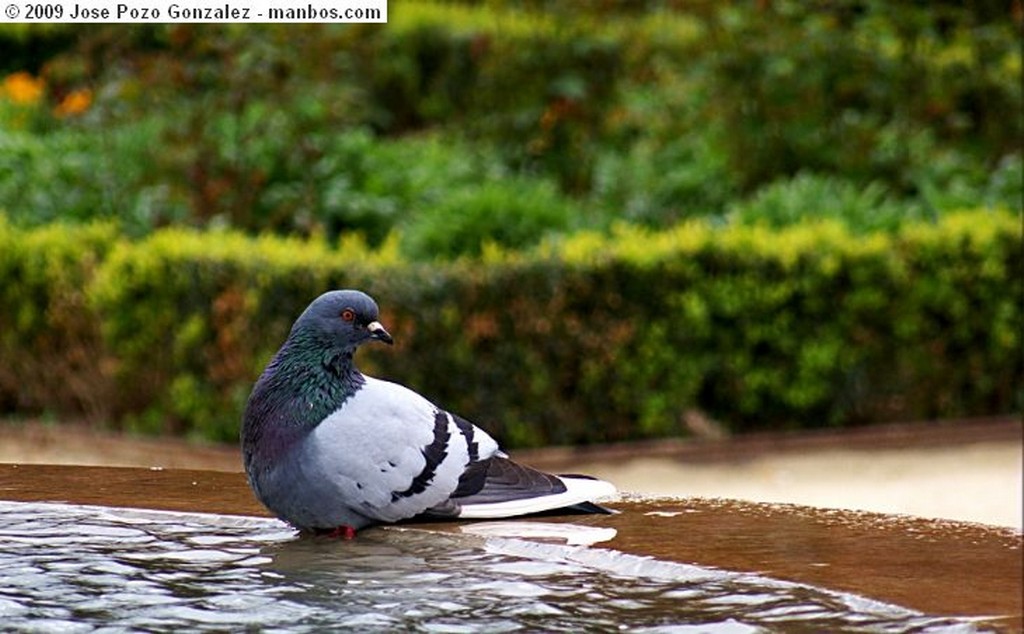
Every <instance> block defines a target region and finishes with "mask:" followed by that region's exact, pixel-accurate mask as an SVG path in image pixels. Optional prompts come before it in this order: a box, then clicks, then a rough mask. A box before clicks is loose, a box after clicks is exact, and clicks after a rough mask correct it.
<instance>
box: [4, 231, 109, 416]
mask: <svg viewBox="0 0 1024 634" xmlns="http://www.w3.org/2000/svg"><path fill="white" fill-rule="evenodd" d="M116 235H117V234H116V231H115V228H114V227H113V226H112V225H100V224H91V225H88V226H85V227H75V228H69V227H66V226H57V225H54V226H50V227H46V228H43V229H38V230H35V231H31V232H24V231H20V230H17V229H15V228H14V227H12V226H11V224H10V223H9V222H8V221H7V219H6V218H5V217H4V216H3V215H2V214H0V280H2V283H0V360H2V361H0V411H4V412H18V411H30V412H43V411H45V412H47V413H51V414H60V415H64V416H70V417H81V416H85V417H87V418H89V419H92V420H102V419H103V418H105V417H106V416H107V415H108V414H109V413H110V409H109V405H110V402H111V399H112V397H113V394H112V393H111V391H110V389H109V384H108V383H107V382H105V381H104V380H103V378H102V377H103V371H104V370H105V369H106V366H105V364H106V362H107V360H108V359H107V358H106V356H105V349H104V346H103V342H102V339H101V337H100V333H99V327H98V326H99V324H98V321H97V320H96V318H95V316H94V315H93V313H92V311H91V310H90V308H89V305H88V302H87V299H86V287H87V286H88V284H89V282H90V281H91V280H92V278H93V276H94V275H95V272H96V269H97V268H98V267H99V266H100V264H101V262H102V261H103V260H104V258H105V255H106V254H107V252H108V251H109V250H110V249H111V247H112V246H113V244H114V243H115V242H116V240H117V238H116Z"/></svg>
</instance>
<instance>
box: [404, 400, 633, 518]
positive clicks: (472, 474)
mask: <svg viewBox="0 0 1024 634" xmlns="http://www.w3.org/2000/svg"><path fill="white" fill-rule="evenodd" d="M450 416H451V417H452V418H453V419H454V420H455V423H456V425H457V426H458V427H459V429H460V430H461V431H462V433H463V435H464V436H465V437H466V438H467V439H472V438H475V437H477V436H479V435H483V436H486V433H485V432H483V431H482V430H481V429H479V428H478V427H475V426H474V425H472V424H471V423H469V422H468V421H466V420H464V419H462V418H459V417H458V416H455V415H450ZM486 437H487V438H490V437H489V436H486ZM470 453H471V455H470V461H469V463H468V464H467V465H466V467H465V469H464V470H463V472H462V475H461V476H460V477H459V482H458V486H457V487H456V488H455V491H453V492H452V494H451V497H449V498H448V499H447V500H445V502H444V503H443V504H439V505H437V506H434V507H432V508H430V509H428V510H427V511H426V512H425V513H424V516H425V517H437V518H441V517H449V518H454V517H461V518H466V519H483V518H500V517H513V516H518V515H531V514H535V513H544V512H547V511H554V510H563V511H566V512H574V513H609V512H610V511H608V510H607V509H605V508H604V507H601V506H598V505H596V504H594V503H593V500H594V499H597V498H603V497H609V496H612V495H614V494H615V493H616V490H615V487H614V485H612V484H611V483H609V482H605V481H603V480H598V479H596V478H591V477H589V476H578V475H559V476H556V475H552V474H550V473H544V472H543V471H538V470H537V469H533V468H531V467H527V466H524V465H521V464H519V463H517V462H514V461H512V460H510V459H509V458H508V456H506V455H505V454H504V453H501V452H500V451H499V452H493V453H489V454H484V455H481V454H479V452H476V451H471V452H470Z"/></svg>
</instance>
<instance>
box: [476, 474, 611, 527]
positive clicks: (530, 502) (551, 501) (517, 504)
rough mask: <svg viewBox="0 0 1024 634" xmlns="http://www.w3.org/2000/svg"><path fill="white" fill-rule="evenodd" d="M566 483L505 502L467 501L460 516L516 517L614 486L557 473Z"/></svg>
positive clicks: (603, 492) (590, 498) (587, 497)
mask: <svg viewBox="0 0 1024 634" xmlns="http://www.w3.org/2000/svg"><path fill="white" fill-rule="evenodd" d="M559 480H561V481H562V482H563V483H564V484H565V491H563V492H562V493H554V494H551V495H541V496H538V497H533V498H524V499H521V500H508V501H507V502H489V503H486V504H467V505H465V506H463V507H462V510H461V511H460V512H459V517H462V518H465V519H493V518H499V517H515V516H517V515H529V514H530V513H540V512H542V511H550V510H553V509H559V508H562V507H564V506H572V505H573V504H579V503H581V502H592V501H594V500H596V499H598V498H605V497H609V496H612V495H615V493H616V492H617V491H616V489H615V485H614V484H612V483H611V482H605V481H604V480H590V479H587V478H573V477H569V476H560V477H559Z"/></svg>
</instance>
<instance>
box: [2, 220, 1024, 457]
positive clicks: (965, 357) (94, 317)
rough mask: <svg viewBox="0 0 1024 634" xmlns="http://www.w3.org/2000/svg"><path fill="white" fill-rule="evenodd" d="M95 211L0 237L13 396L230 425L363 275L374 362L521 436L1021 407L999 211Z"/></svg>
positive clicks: (381, 370) (1007, 256) (1016, 251)
mask: <svg viewBox="0 0 1024 634" xmlns="http://www.w3.org/2000/svg"><path fill="white" fill-rule="evenodd" d="M93 231H94V233H92V234H89V235H87V236H85V237H84V239H83V237H82V236H80V235H79V234H80V232H78V231H75V230H70V229H68V228H60V227H53V228H47V229H40V230H33V231H29V232H24V231H21V230H16V229H12V228H11V227H10V225H4V226H3V231H2V232H0V238H2V239H3V240H5V242H4V246H10V245H22V246H18V247H16V248H13V247H12V248H10V249H4V250H3V253H4V259H3V260H2V262H3V266H4V268H3V273H4V276H5V279H8V280H13V281H12V283H11V284H6V285H5V286H4V288H5V291H4V292H5V296H4V307H5V310H4V312H3V313H0V318H2V319H3V320H4V324H3V325H4V331H3V332H4V337H5V338H4V340H3V345H4V347H3V350H4V355H5V362H4V364H2V365H3V367H4V369H5V372H11V371H13V372H15V373H16V374H10V373H7V374H3V375H0V377H2V381H0V386H2V388H3V389H2V391H0V394H3V395H4V400H2V401H0V402H2V403H4V406H5V407H6V408H11V409H14V410H18V411H32V410H36V411H39V410H43V409H46V408H51V407H55V406H56V407H60V408H62V409H61V411H62V413H68V412H71V413H74V412H83V413H90V412H91V413H97V414H99V415H104V416H106V415H109V416H110V417H111V419H112V420H114V421H117V422H118V423H119V424H121V425H123V426H126V427H129V428H133V429H137V430H142V431H150V432H155V431H164V432H175V433H188V434H194V435H199V436H202V437H204V438H210V439H216V440H233V439H234V438H235V437H236V434H237V426H238V417H239V415H240V411H241V408H242V406H243V404H244V400H245V398H246V396H247V394H248V390H249V389H250V388H251V385H252V381H253V380H254V379H255V377H256V376H257V375H258V373H259V371H260V370H261V369H262V367H263V366H264V365H265V363H266V362H267V361H268V360H269V358H270V355H271V354H272V353H273V351H274V350H275V349H276V348H277V347H278V346H279V345H280V343H281V341H283V339H284V337H285V335H286V333H287V331H288V328H289V327H290V325H291V322H292V321H293V320H294V319H295V317H296V315H297V314H298V313H299V312H300V311H301V310H302V309H303V308H304V307H305V306H306V305H307V304H308V302H309V301H311V300H312V298H314V297H316V296H317V295H319V294H320V293H321V292H323V291H324V290H326V289H330V288H345V287H355V288H362V289H365V290H367V291H368V292H370V293H371V294H373V295H374V296H376V297H377V298H378V300H379V301H380V303H381V306H382V319H383V321H384V322H385V323H386V324H387V325H388V326H389V328H390V329H391V330H392V332H393V334H394V335H395V338H396V340H397V342H398V343H397V345H396V346H395V347H394V348H393V349H392V348H387V349H384V348H383V347H381V348H377V349H373V348H371V349H368V350H366V351H364V352H361V353H360V363H361V365H362V367H363V369H364V370H365V371H367V372H368V373H370V374H376V375H379V376H385V377H388V378H390V379H393V380H397V381H400V382H402V383H405V384H408V385H410V386H412V387H413V388H414V389H417V390H419V391H421V392H422V393H424V394H426V395H427V396H428V397H429V398H432V399H434V400H436V401H437V402H439V403H442V404H443V405H445V406H447V407H450V408H451V409H453V410H455V411H459V412H460V413H462V414H464V415H465V416H467V417H469V418H470V419H472V420H475V421H477V422H479V423H481V424H484V425H486V426H487V427H488V428H489V429H490V430H493V431H494V432H495V433H496V434H498V435H499V436H501V437H502V439H503V440H504V441H505V442H506V443H508V444H509V445H513V446H521V445H541V444H548V443H565V444H569V443H592V442H607V441H617V440H627V439H637V438H650V437H661V436H672V435H679V434H684V433H686V432H685V430H684V426H683V424H682V422H681V421H682V420H683V418H684V417H685V416H686V415H687V413H688V412H691V411H701V412H704V413H706V414H707V415H710V416H712V417H714V418H716V419H718V420H720V421H722V422H723V423H724V424H726V425H727V426H728V427H729V428H730V429H732V430H735V431H742V430H752V429H766V428H773V429H777V428H780V427H782V428H795V427H801V428H811V427H820V426H827V425H849V424H858V423H865V422H869V421H871V422H877V421H893V420H908V419H921V418H937V417H956V416H966V415H984V414H1001V413H1006V412H1008V411H1011V410H1013V409H1014V408H1016V407H1020V397H1021V394H1020V393H1019V388H1020V384H1019V380H1018V378H1019V377H1020V376H1021V373H1022V370H1024V368H1022V367H1021V356H1020V350H1021V340H1020V333H1019V329H1018V327H1017V326H1018V324H1019V323H1020V318H1021V314H1020V306H1019V303H1018V302H1016V298H1015V297H1014V296H1013V295H1012V294H1008V293H1007V288H1012V286H1013V284H1014V283H1015V272H1014V271H1015V270H1016V269H1015V266H1016V264H1017V263H1019V261H1020V258H1021V257H1022V256H1024V252H1022V246H1021V241H1020V236H1019V226H1018V224H1017V221H1016V220H1015V219H1014V218H1013V217H1012V216H1011V215H1009V214H1005V213H992V212H987V211H976V212H971V213H960V214H951V215H948V216H947V217H945V218H944V219H942V220H940V221H939V222H938V223H937V224H931V223H918V224H912V225H907V226H904V227H903V228H901V229H900V230H898V231H896V232H893V233H891V234H886V233H873V234H870V235H855V234H851V233H850V232H849V231H847V230H846V229H844V228H843V226H842V225H840V224H837V223H815V224H805V225H802V226H795V227H791V228H788V229H783V230H771V229H768V228H766V227H763V226H754V227H748V226H742V225H730V226H726V227H717V228H716V227H713V226H711V225H710V224H708V223H701V222H691V223H687V224H684V225H680V226H679V227H677V228H675V229H673V230H670V231H665V232H648V231H643V230H638V229H635V228H628V227H625V226H621V227H620V228H618V229H616V230H615V231H614V232H613V234H612V235H611V236H610V237H604V236H602V235H600V234H599V233H593V232H590V233H580V234H578V235H576V236H575V237H573V238H570V239H563V240H559V241H555V242H549V243H548V245H547V246H546V247H544V248H542V249H540V250H538V251H535V252H533V253H532V254H529V255H526V254H522V253H518V254H517V253H505V254H494V253H492V254H490V255H488V256H487V258H486V259H483V260H470V259H463V260H459V261H457V262H454V263H449V264H431V265H425V264H416V263H410V262H405V261H402V260H400V259H396V257H395V255H394V251H393V250H392V249H393V248H394V247H393V246H391V247H388V249H384V250H370V249H369V248H368V247H366V246H365V245H363V244H361V243H359V242H355V241H347V242H346V243H343V244H341V245H340V246H339V247H338V248H336V249H335V248H328V247H327V246H326V245H325V244H324V243H322V242H319V241H299V240H282V239H279V238H271V237H262V238H258V239H253V238H248V237H245V236H243V235H242V234H239V233H233V232H220V233H199V232H195V231H185V230H181V229H165V230H161V231H158V232H156V233H154V234H153V235H152V236H151V237H148V238H146V239H144V240H141V241H138V242H127V241H119V240H115V239H113V238H112V237H111V232H110V229H109V227H102V226H99V227H96V228H95V229H93ZM60 245H63V246H60ZM83 256H84V257H83ZM83 289H84V290H83ZM58 291H59V292H58ZM86 298H88V301H85V300H86ZM25 340H31V341H32V342H33V343H32V346H31V347H26V346H24V345H23V342H24V341H25ZM69 349H70V350H71V351H72V353H71V354H67V351H68V350H69ZM27 350H31V355H29V354H27V353H26V351H27ZM76 351H77V352H76ZM8 368H9V369H10V370H8ZM58 381H59V382H60V383H61V387H59V388H58V387H55V385H54V384H55V383H56V382H58ZM69 385H70V386H75V385H82V386H84V387H86V388H88V389H84V390H83V391H81V392H77V391H76V390H74V389H71V390H69V389H66V386H69ZM52 392H58V393H63V394H66V395H67V397H66V398H67V400H66V401H56V402H54V401H52V400H47V399H48V398H49V397H50V394H51V393H52ZM44 396H45V397H46V398H44ZM19 399H21V400H19ZM94 401H95V402H94ZM53 403H58V405H54V404H53Z"/></svg>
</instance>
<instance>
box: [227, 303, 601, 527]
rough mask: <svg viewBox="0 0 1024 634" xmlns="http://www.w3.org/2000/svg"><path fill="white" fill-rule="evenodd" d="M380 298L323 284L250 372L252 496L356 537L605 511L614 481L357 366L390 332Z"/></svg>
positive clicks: (295, 520) (244, 435)
mask: <svg viewBox="0 0 1024 634" xmlns="http://www.w3.org/2000/svg"><path fill="white" fill-rule="evenodd" d="M378 319H379V311H378V308H377V304H376V302H375V301H374V300H373V299H372V298H371V297H370V296H369V295H367V294H365V293H363V292H361V291H357V290H334V291H328V292H326V293H324V294H323V295H321V296H320V297H318V298H316V299H315V300H314V301H313V302H312V303H311V304H310V305H309V306H308V307H307V308H306V310H305V311H304V312H303V313H302V314H301V315H300V316H299V318H298V319H297V320H296V321H295V323H294V325H293V326H292V329H291V332H290V333H289V335H288V337H287V339H286V340H285V342H284V344H283V345H282V346H281V348H280V349H279V350H278V351H277V353H276V354H275V355H274V356H273V358H272V359H271V361H270V363H269V364H268V365H267V367H266V369H265V370H264V371H263V373H262V375H261V376H260V377H259V379H258V380H257V381H256V384H255V386H254V387H253V389H252V393H251V394H250V395H249V400H248V402H247V404H246V407H245V412H244V414H243V417H242V430H241V441H242V456H243V461H244V464H245V471H246V475H247V477H248V480H249V484H250V486H251V487H252V490H253V492H254V493H255V494H256V497H257V498H258V499H259V500H260V502H262V503H263V505H264V506H266V507H267V508H268V509H269V510H270V511H271V512H273V513H274V514H275V515H276V516H277V517H279V518H280V519H282V520H284V521H286V522H288V523H289V524H291V525H292V526H294V527H296V528H298V529H299V530H300V531H304V532H313V533H329V534H333V535H335V536H338V537H346V538H351V537H354V536H355V534H356V531H357V530H359V529H362V528H365V527H367V526H371V525H375V524H383V523H394V522H399V521H403V520H409V519H432V520H444V519H456V518H461V519H487V518H506V517H513V516H520V515H530V514H537V513H543V512H573V513H608V512H611V511H609V510H608V509H606V508H604V507H602V506H599V505H597V504H595V503H594V502H593V500H594V499H596V498H603V497H608V496H611V495H613V494H615V492H616V489H615V487H614V485H612V484H611V483H609V482H605V481H603V480H598V479H595V478H591V477H588V476H581V475H552V474H548V473H545V472H542V471H538V470H536V469H532V468H530V467H527V466H524V465H521V464H518V463H516V462H513V461H512V460H511V459H509V457H508V455H507V454H505V453H504V452H503V451H502V450H501V449H500V448H499V446H498V443H497V442H496V441H495V440H494V438H492V437H491V436H490V435H488V434H487V432H485V431H484V430H482V429H480V428H479V427H477V426H476V425H474V424H472V423H470V422H469V421H467V420H466V419H464V418H462V417H460V416H458V415H457V414H454V413H452V412H448V411H446V410H444V409H441V408H440V407H438V406H437V405H435V404H434V403H432V402H431V401H429V400H428V399H426V398H425V397H423V396H421V395H420V394H418V393H416V392H414V391H413V390H411V389H409V388H407V387H404V386H402V385H399V384H397V383H392V382H389V381H384V380H381V379H376V378H373V377H370V376H366V375H364V374H362V373H361V372H360V371H359V370H358V369H357V368H356V366H355V363H354V361H353V356H354V354H355V351H356V349H357V348H358V347H359V346H361V345H363V344H365V343H368V342H382V343H385V344H392V343H393V339H392V337H391V335H390V334H389V333H388V331H387V330H386V329H385V328H384V326H383V325H382V324H381V323H380V322H379V321H378Z"/></svg>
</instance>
